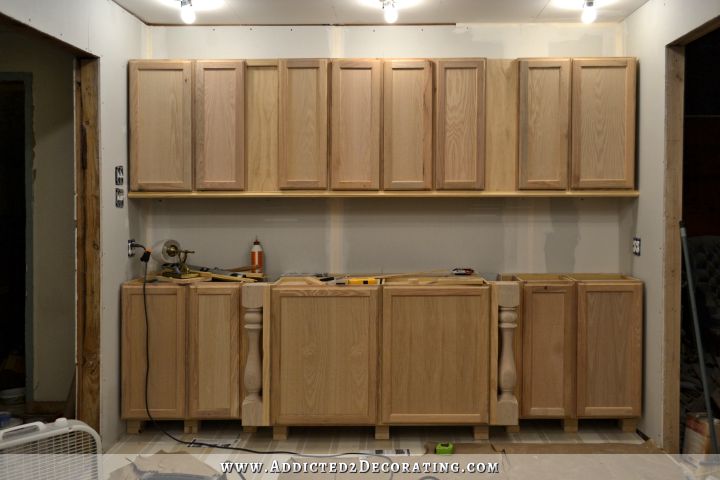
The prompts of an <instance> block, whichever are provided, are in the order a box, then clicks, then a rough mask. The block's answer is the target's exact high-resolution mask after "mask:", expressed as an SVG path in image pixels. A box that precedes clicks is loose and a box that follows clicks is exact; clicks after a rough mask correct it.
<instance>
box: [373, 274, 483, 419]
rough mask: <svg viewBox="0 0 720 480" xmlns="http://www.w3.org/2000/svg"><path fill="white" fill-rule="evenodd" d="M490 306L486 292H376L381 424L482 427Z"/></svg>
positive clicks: (478, 289) (403, 289)
mask: <svg viewBox="0 0 720 480" xmlns="http://www.w3.org/2000/svg"><path fill="white" fill-rule="evenodd" d="M489 302H490V288H489V287H487V286H478V287H464V286H461V287H439V286H416V287H411V286H385V287H383V316H382V336H381V338H382V353H381V357H382V360H381V363H382V383H381V409H382V410H381V412H382V422H383V423H388V424H417V425H422V424H471V425H478V424H486V423H488V409H489V407H488V405H489V395H490V387H489V372H490V367H489V365H490V354H489V351H490V320H489V319H490V308H489Z"/></svg>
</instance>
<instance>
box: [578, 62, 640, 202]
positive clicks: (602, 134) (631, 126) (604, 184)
mask: <svg viewBox="0 0 720 480" xmlns="http://www.w3.org/2000/svg"><path fill="white" fill-rule="evenodd" d="M572 68H573V72H572V78H573V80H572V169H571V176H572V188H574V189H585V188H587V189H593V188H596V189H613V188H618V189H630V188H633V187H634V186H635V131H636V125H635V119H636V113H635V112H636V108H637V106H636V102H637V100H636V95H637V91H636V89H637V87H636V84H637V61H636V60H635V59H634V58H592V59H591V58H585V59H583V58H574V59H573V61H572ZM584 69H623V70H624V73H625V75H624V81H623V86H622V88H621V91H619V92H617V91H616V92H614V93H616V94H618V95H623V96H624V98H625V102H624V105H623V108H622V112H620V113H621V116H622V122H623V124H624V127H625V128H624V129H622V125H621V126H620V130H621V132H622V133H623V135H624V142H623V143H622V145H621V146H620V147H621V150H622V158H621V159H620V161H621V162H622V165H623V172H622V174H621V176H620V177H614V178H611V177H609V175H599V176H597V177H596V178H592V177H588V176H587V175H586V173H585V172H583V163H584V159H583V150H584V149H583V147H584V144H585V142H586V140H585V138H586V135H589V133H593V134H594V135H595V136H596V137H598V139H597V140H596V142H595V143H602V146H598V145H594V147H595V153H596V154H597V155H600V154H601V153H602V152H599V153H598V151H597V150H599V149H601V148H602V149H604V148H606V147H607V143H608V141H609V140H612V138H608V133H607V128H602V129H599V130H598V129H595V130H592V131H591V132H588V131H587V130H586V129H585V128H584V125H583V121H582V120H583V116H584V105H583V102H582V98H583V87H584V85H583V81H582V80H583V70H584ZM602 93H603V92H599V95H600V96H599V97H598V99H597V102H596V103H597V104H598V105H603V106H604V107H607V106H608V98H607V97H608V96H607V95H602ZM596 106H597V105H596ZM593 113H594V114H595V115H601V113H598V112H593ZM600 120H602V121H603V122H606V121H608V119H602V118H601V119H600ZM603 127H605V126H604V125H603ZM590 128H591V127H590ZM587 141H588V142H590V141H592V139H590V140H587ZM593 161H594V162H595V163H598V164H599V163H600V162H599V161H598V159H597V158H595V159H593Z"/></svg>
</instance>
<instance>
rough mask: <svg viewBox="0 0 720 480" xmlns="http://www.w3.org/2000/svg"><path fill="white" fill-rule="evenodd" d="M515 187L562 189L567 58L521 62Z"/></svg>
mask: <svg viewBox="0 0 720 480" xmlns="http://www.w3.org/2000/svg"><path fill="white" fill-rule="evenodd" d="M519 65H520V67H519V68H520V108H519V131H518V141H519V145H518V152H519V157H518V158H519V165H518V175H519V179H518V187H519V188H520V189H521V190H565V189H567V187H568V171H569V163H570V59H559V60H552V59H547V60H546V59H532V60H520V62H519Z"/></svg>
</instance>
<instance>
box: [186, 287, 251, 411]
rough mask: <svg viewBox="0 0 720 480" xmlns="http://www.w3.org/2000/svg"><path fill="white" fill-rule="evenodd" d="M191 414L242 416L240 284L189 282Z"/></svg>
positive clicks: (189, 382)
mask: <svg viewBox="0 0 720 480" xmlns="http://www.w3.org/2000/svg"><path fill="white" fill-rule="evenodd" d="M189 295H190V297H189V299H188V395H187V397H188V417H190V418H194V419H195V418H240V382H241V375H240V341H241V340H240V339H241V336H240V331H241V326H240V285H236V284H224V283H220V284H210V283H208V284H205V285H196V286H191V287H189Z"/></svg>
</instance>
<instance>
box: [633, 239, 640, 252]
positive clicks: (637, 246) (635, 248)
mask: <svg viewBox="0 0 720 480" xmlns="http://www.w3.org/2000/svg"><path fill="white" fill-rule="evenodd" d="M632 253H633V255H635V256H636V257H639V256H640V237H633V241H632Z"/></svg>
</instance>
